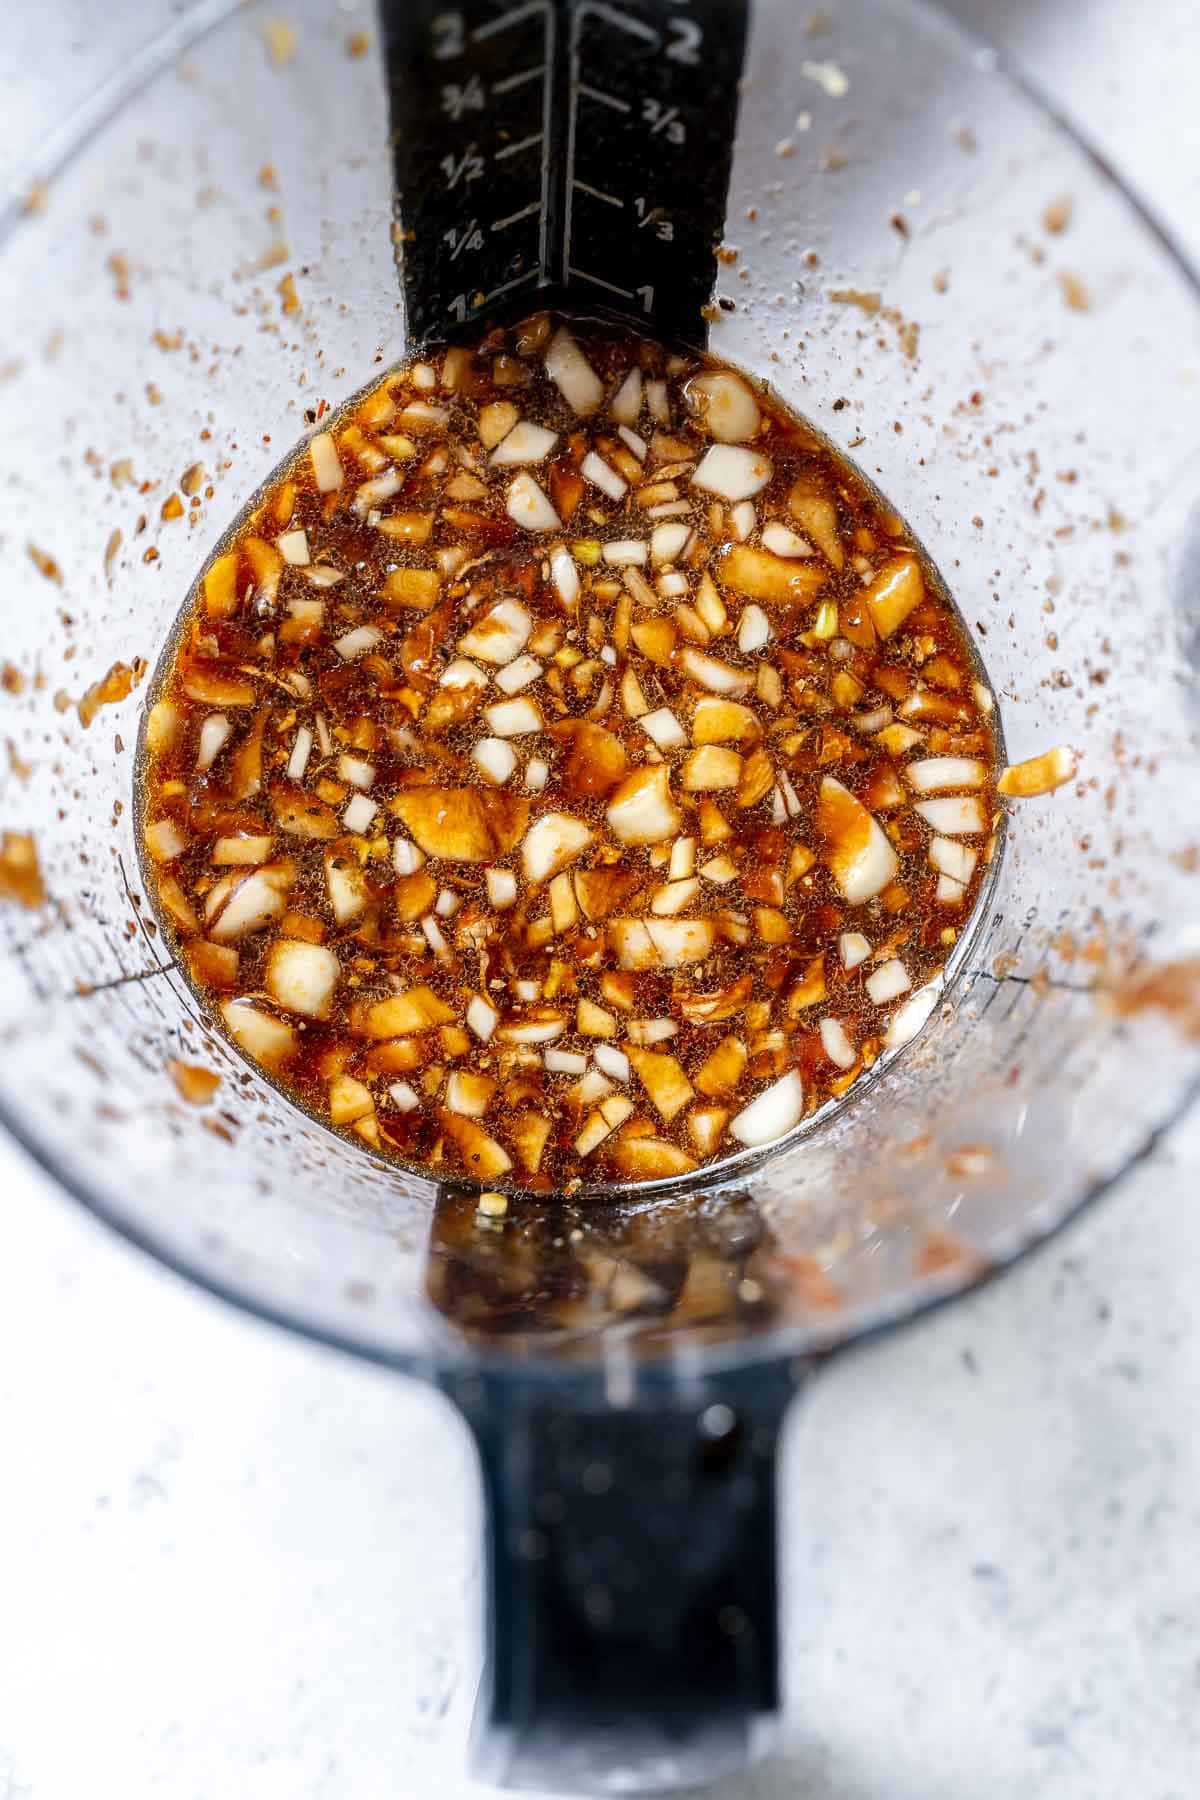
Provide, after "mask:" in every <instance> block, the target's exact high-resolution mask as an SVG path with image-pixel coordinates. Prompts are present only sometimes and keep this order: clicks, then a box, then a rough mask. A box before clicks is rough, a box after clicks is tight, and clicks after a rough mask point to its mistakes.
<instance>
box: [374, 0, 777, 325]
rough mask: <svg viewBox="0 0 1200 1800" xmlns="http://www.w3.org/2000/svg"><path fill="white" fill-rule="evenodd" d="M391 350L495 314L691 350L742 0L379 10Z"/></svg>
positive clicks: (720, 203) (394, 4)
mask: <svg viewBox="0 0 1200 1800" xmlns="http://www.w3.org/2000/svg"><path fill="white" fill-rule="evenodd" d="M378 4H379V16H380V24H381V26H382V35H383V46H384V57H385V61H386V68H387V81H388V93H389V100H390V106H391V118H392V133H391V142H392V157H393V165H394V174H395V192H396V221H395V239H396V248H397V256H398V261H399V268H400V277H401V284H402V287H403V290H404V297H405V311H406V316H407V321H408V332H409V336H410V338H412V339H414V340H418V341H419V340H423V339H426V338H431V339H438V338H442V337H445V336H446V335H447V334H452V333H453V332H454V331H455V330H456V329H460V328H462V327H463V326H468V327H470V328H471V329H472V330H474V331H478V329H479V326H480V323H481V321H483V320H486V319H488V318H490V317H491V316H492V315H493V314H494V312H495V309H496V308H497V307H503V308H507V307H510V306H511V307H518V308H524V309H526V310H531V309H533V308H536V307H538V306H545V305H550V304H553V305H559V304H562V305H568V306H571V305H573V306H576V307H582V308H584V309H586V310H589V311H590V310H606V311H609V312H617V313H619V314H622V315H624V316H626V317H627V318H629V319H630V320H632V321H633V322H634V323H635V324H637V325H639V326H641V327H643V328H644V329H647V330H649V331H652V332H653V333H655V335H657V336H659V337H663V338H669V339H672V340H679V341H681V342H683V343H690V344H694V345H696V346H697V347H702V346H703V345H704V343H705V342H706V341H707V323H706V320H705V317H704V311H703V309H704V307H705V305H706V303H707V302H708V301H709V300H710V299H711V296H712V290H713V283H714V279H715V276H716V269H717V264H716V251H717V247H718V244H719V243H720V240H721V235H722V232H723V229H724V224H725V206H726V199H727V195H728V189H729V172H730V167H731V164H732V158H733V138H734V131H735V128H736V123H737V112H738V98H739V88H738V84H739V80H740V77H741V73H742V63H743V57H744V53H745V44H746V35H747V30H748V19H749V4H750V0H378Z"/></svg>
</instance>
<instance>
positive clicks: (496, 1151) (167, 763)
mask: <svg viewBox="0 0 1200 1800" xmlns="http://www.w3.org/2000/svg"><path fill="white" fill-rule="evenodd" d="M992 716H993V715H992V700H991V696H990V693H989V692H988V690H987V688H986V687H985V686H984V685H983V683H982V680H981V673H980V670H979V668H978V665H977V663H976V661H975V658H974V656H973V653H972V651H971V649H970V647H969V645H968V643H967V641H966V638H965V636H964V633H963V630H962V626H961V624H960V621H959V619H958V617H957V614H956V613H955V611H954V609H953V607H952V606H951V605H950V603H949V601H948V599H947V598H946V596H945V595H944V593H943V591H942V590H941V588H940V585H939V584H938V582H937V580H936V578H935V577H934V575H933V573H932V571H931V570H930V568H929V567H928V565H927V563H926V562H925V561H924V559H923V558H922V557H921V556H920V554H919V553H918V550H917V548H916V546H915V543H914V540H913V539H912V537H911V535H910V534H909V533H908V531H907V528H906V526H905V524H904V522H903V521H902V520H901V519H899V518H898V517H897V516H896V515H895V514H894V513H891V512H890V511H888V510H887V509H886V507H885V506H884V505H883V504H882V503H881V501H880V500H879V498H878V496H877V495H876V494H875V493H874V492H873V491H872V490H871V489H870V487H869V486H868V485H867V484H866V482H865V481H864V480H863V479H862V477H861V476H859V475H858V474H857V473H856V472H855V471H854V470H853V469H852V468H851V467H850V466H849V465H848V464H847V463H846V462H844V461H843V460H842V459H841V458H839V457H837V456H836V455H835V454H833V453H832V452H831V451H830V449H829V447H828V446H827V445H826V444H825V443H824V441H823V440H822V439H820V438H819V437H818V436H817V435H816V434H815V433H814V432H813V431H812V430H811V429H810V428H809V427H807V426H806V425H805V424H804V423H803V422H802V421H801V420H799V419H798V418H796V417H795V416H794V415H792V414H790V413H788V412H786V411H785V410H784V409H783V408H782V407H781V406H780V405H779V403H778V402H777V401H776V400H774V399H773V398H771V397H769V396H767V395H765V394H763V393H762V392H760V391H759V390H758V389H757V388H756V387H755V386H754V385H753V383H751V382H750V381H748V380H747V378H745V377H743V376H738V375H736V374H735V373H733V372H732V371H727V370H723V369H722V368H721V367H720V365H718V364H716V363H714V362H710V361H705V360H702V359H699V358H695V357H680V356H676V355H674V354H672V353H671V352H669V351H668V350H666V349H664V348H663V347H662V346H661V345H659V344H656V343H652V342H648V341H645V340H642V339H638V338H635V337H632V336H630V335H628V334H627V333H624V334H622V333H619V332H617V331H615V330H613V329H612V328H610V327H607V326H602V325H599V324H595V323H591V322H579V321H575V322H572V323H571V324H570V326H567V325H564V324H563V323H562V322H561V321H558V320H554V319H551V318H549V317H547V316H546V315H539V316H537V317H535V318H533V319H530V320H527V321H525V322H524V323H523V324H522V325H519V326H517V327H515V328H513V329H512V330H510V331H495V332H493V333H491V334H490V335H489V336H488V337H486V338H485V339H483V340H482V341H481V342H480V343H479V344H478V345H477V346H476V347H475V348H474V349H472V350H465V349H456V350H451V351H447V352H443V353H440V354H439V355H437V356H436V357H434V358H431V359H430V360H427V361H422V362H418V363H412V364H409V365H407V366H405V367H403V368H399V369H395V370H393V371H392V372H391V373H390V374H388V375H387V376H385V377H384V378H383V380H382V381H381V382H380V383H379V384H378V385H377V386H376V387H375V388H374V389H373V390H372V391H371V392H370V393H369V394H368V395H367V396H366V397H365V398H363V399H359V400H357V401H355V402H352V403H351V405H350V406H349V407H347V408H346V409H345V410H344V411H342V412H341V413H338V414H336V415H331V416H329V417H327V418H325V419H323V420H322V421H320V422H319V426H318V430H317V432H316V433H315V434H314V436H313V438H311V439H310V440H309V441H308V442H307V443H306V444H305V445H303V446H301V448H300V449H299V450H297V451H296V452H295V454H294V455H293V456H292V458H291V459H290V460H289V461H288V462H287V463H286V464H285V466H284V467H283V468H282V469H281V471H280V473H279V474H278V476H277V477H276V478H275V479H274V480H273V481H272V483H271V484H270V485H269V487H268V489H267V490H266V493H265V497H264V498H263V499H262V500H261V502H260V503H259V505H258V506H257V507H256V509H255V510H254V512H253V513H252V514H251V515H249V516H247V517H246V518H245V519H244V520H242V521H241V522H240V523H239V525H238V526H237V528H236V529H235V531H234V532H233V534H232V536H231V537H230V539H229V540H228V542H227V545H226V548H225V550H224V551H223V553H222V554H221V555H219V556H217V557H215V558H214V559H213V560H212V561H211V562H210V564H209V565H208V567H207V569H206V570H205V571H204V573H203V574H202V576H201V578H200V580H199V581H198V583H197V586H196V589H195V591H194V594H193V596H192V598H191V600H190V602H189V610H188V613H187V616H186V618H185V620H184V622H183V625H182V627H181V630H180V632H179V634H178V636H177V639H176V642H175V644H174V646H173V649H172V651H171V652H170V655H169V658H168V659H167V661H166V664H165V667H164V668H163V670H162V671H161V673H160V676H159V679H158V682H157V685H156V688H155V705H154V706H153V708H152V709H151V711H150V713H149V715H148V719H147V725H146V734H145V765H144V766H145V785H144V791H143V794H142V805H143V831H144V840H145V847H146V853H147V854H146V867H147V871H148V879H149V884H150V891H151V893H152V894H153V895H154V897H155V899H156V902H157V906H158V910H159V914H160V917H161V918H162V920H163V922H164V925H165V927H166V930H167V933H168V937H169V939H170V941H171V942H172V944H173V946H174V948H175V951H176V954H177V955H178V957H179V959H180V961H181V963H182V964H183V965H184V967H185V968H186V969H187V970H188V972H189V973H190V975H191V977H192V979H193V981H194V983H195V985H196V986H197V988H198V989H199V990H200V992H201V994H202V995H203V998H204V1000H205V1002H206V1004H207V1005H208V1007H209V1008H210V1010H211V1011H212V1013H213V1014H214V1016H215V1018H216V1019H217V1021H218V1022H220V1023H222V1024H223V1025H224V1027H225V1029H226V1030H227V1031H228V1032H229V1034H230V1035H231V1036H232V1038H233V1039H234V1040H235V1041H236V1042H237V1043H238V1044H239V1046H240V1047H241V1048H242V1050H243V1051H244V1052H245V1053H246V1054H247V1055H248V1056H250V1057H251V1059H252V1060H254V1061H256V1062H257V1063H259V1064H260V1066H262V1067H263V1068H264V1069H266V1070H267V1071H268V1072H269V1073H270V1074H271V1075H272V1076H273V1078H274V1079H276V1080H277V1081H278V1082H279V1083H280V1085H281V1086H282V1087H283V1088H284V1089H285V1090H286V1091H287V1092H288V1093H289V1094H291V1095H292V1096H293V1097H294V1098H295V1099H297V1100H298V1101H299V1102H300V1103H301V1104H302V1105H303V1106H305V1107H306V1108H307V1109H309V1110H310V1111H311V1112H312V1113H314V1114H315V1115H316V1116H317V1117H319V1118H321V1119H322V1120H325V1121H328V1122H330V1123H332V1124H333V1125H334V1126H335V1128H337V1129H339V1130H341V1131H343V1132H346V1133H349V1134H351V1135H352V1136H353V1137H355V1138H356V1140H358V1141H361V1142H363V1143H365V1144H366V1145H367V1146H369V1147H370V1148H371V1149H374V1150H377V1151H381V1152H383V1153H385V1154H390V1155H392V1156H394V1157H395V1158H397V1159H399V1160H400V1161H401V1162H404V1163H407V1164H414V1165H420V1166H422V1167H425V1168H427V1169H429V1170H430V1172H432V1173H435V1174H439V1175H444V1176H447V1177H454V1178H462V1177H469V1178H474V1179H477V1180H479V1181H481V1182H482V1183H483V1184H484V1186H485V1187H491V1186H496V1185H499V1186H501V1187H503V1186H524V1187H527V1188H536V1189H542V1190H549V1189H554V1190H563V1189H567V1190H570V1189H572V1188H574V1187H577V1186H579V1185H580V1184H583V1185H587V1186H590V1185H593V1184H596V1183H608V1182H630V1181H640V1180H650V1179H657V1178H661V1177H664V1176H680V1175H685V1174H687V1173H689V1172H690V1171H691V1170H693V1169H695V1168H697V1167H700V1166H701V1165H703V1164H706V1163H709V1162H713V1161H716V1160H719V1159H721V1158H724V1157H727V1156H729V1155H730V1154H732V1153H734V1152H737V1151H739V1150H742V1149H744V1148H746V1147H748V1146H755V1145H760V1144H765V1143H768V1142H771V1141H773V1140H774V1139H775V1138H776V1137H778V1136H779V1135H780V1134H781V1133H783V1132H786V1131H788V1130H791V1129H792V1128H793V1127H794V1126H795V1125H796V1124H798V1123H799V1122H800V1120H801V1119H802V1118H804V1117H808V1116H810V1115H811V1114H812V1113H813V1112H814V1111H815V1110H816V1109H817V1108H819V1107H821V1106H822V1105H824V1104H826V1103H827V1102H828V1101H830V1100H832V1099H835V1098H837V1097H839V1096H841V1095H843V1094H845V1093H846V1092H847V1091H848V1090H849V1089H850V1088H851V1087H852V1085H853V1083H854V1082H855V1081H856V1080H857V1079H858V1077H859V1076H860V1075H861V1074H862V1073H863V1071H864V1070H866V1069H867V1068H869V1067H870V1066H871V1065H872V1063H873V1062H874V1061H875V1060H876V1059H877V1058H878V1056H879V1055H880V1054H881V1052H882V1051H883V1050H884V1049H885V1048H888V1047H891V1046H892V1045H895V1044H898V1043H901V1042H903V1041H904V1039H905V1037H906V1036H907V1035H909V1034H910V1033H911V1029H912V1023H911V1021H912V1018H913V1013H914V1008H913V1007H912V1006H911V1005H909V1002H911V1001H912V996H913V995H915V994H916V993H917V991H918V990H919V989H921V988H922V987H924V986H925V985H926V984H927V983H929V982H930V981H931V980H932V979H933V978H934V977H936V976H937V975H938V973H939V972H940V970H941V969H942V967H943V965H944V963H945V961H946V958H947V956H948V955H949V954H950V950H951V948H952V946H953V944H954V943H955V942H956V940H957V939H958V937H959V936H960V935H961V933H962V931H963V930H964V928H965V926H966V923H967V921H968V919H969V918H970V915H971V912H972V908H973V906H974V904H975V901H976V898H977V895H978V891H979V887H980V883H981V881H982V880H983V877H984V874H985V871H986V868H987V865H988V863H989V862H990V860H991V858H992V856H993V854H994V853H995V848H996V836H995V832H996V824H997V818H998V813H997V804H996V796H995V775H996V766H995V765H996V746H995V736H994V731H993V726H992ZM906 1007H907V1011H904V1010H903V1009H905V1008H906ZM898 1011H899V1012H900V1013H901V1017H900V1018H898V1019H896V1015H897V1013H898ZM893 1019H896V1023H895V1025H894V1026H892V1021H893ZM906 1021H907V1023H906ZM890 1026H891V1028H892V1029H891V1037H890V1039H889V1037H888V1033H889V1027H890ZM760 1096H762V1097H763V1098H762V1099H761V1102H760V1103H759V1104H755V1103H756V1102H759V1098H760Z"/></svg>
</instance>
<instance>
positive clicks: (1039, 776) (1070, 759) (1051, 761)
mask: <svg viewBox="0 0 1200 1800" xmlns="http://www.w3.org/2000/svg"><path fill="white" fill-rule="evenodd" d="M1078 767H1079V759H1078V757H1077V756H1076V754H1075V752H1074V751H1073V750H1070V749H1066V748H1064V747H1062V746H1060V747H1059V748H1058V749H1057V750H1046V751H1044V752H1043V753H1042V755H1041V756H1031V757H1030V758H1029V759H1028V761H1027V762H1020V763H1010V764H1009V766H1008V768H1007V769H1005V771H1004V773H1003V775H1001V777H1000V779H999V781H998V782H997V783H996V786H997V789H998V791H999V792H1000V793H1002V794H1003V795H1005V797H1006V798H1008V799H1010V800H1032V799H1035V798H1036V797H1037V796H1038V795H1039V794H1052V793H1053V792H1054V790H1055V788H1058V787H1062V785H1063V783H1064V782H1067V781H1072V780H1073V779H1074V777H1075V773H1076V770H1077V769H1078Z"/></svg>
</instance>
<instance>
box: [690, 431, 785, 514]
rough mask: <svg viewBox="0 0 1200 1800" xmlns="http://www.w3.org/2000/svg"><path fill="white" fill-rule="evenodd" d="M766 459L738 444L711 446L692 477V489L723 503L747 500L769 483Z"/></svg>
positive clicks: (770, 468)
mask: <svg viewBox="0 0 1200 1800" xmlns="http://www.w3.org/2000/svg"><path fill="white" fill-rule="evenodd" d="M771 474H772V467H771V459H770V457H769V456H764V455H763V454H762V453H761V451H756V450H744V449H742V448H741V446H740V445H738V444H713V445H711V446H710V448H709V449H707V450H706V451H705V453H704V455H703V456H702V457H701V458H700V461H699V464H698V465H697V467H696V468H695V470H694V471H693V473H692V486H693V487H698V488H701V489H703V491H704V492H705V493H706V494H716V495H718V496H719V498H720V499H722V500H749V499H751V498H752V497H753V496H754V495H755V494H758V493H761V491H762V489H763V488H765V487H766V485H767V483H768V482H769V481H770V479H771Z"/></svg>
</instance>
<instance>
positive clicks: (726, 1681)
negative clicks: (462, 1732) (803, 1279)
mask: <svg viewBox="0 0 1200 1800" xmlns="http://www.w3.org/2000/svg"><path fill="white" fill-rule="evenodd" d="M795 1381H796V1371H795V1370H794V1369H793V1368H789V1367H788V1366H786V1365H782V1364H780V1365H772V1366H767V1367H761V1366H760V1367H759V1368H757V1369H753V1370H748V1371H745V1372H740V1373H736V1374H725V1375H722V1376H719V1377H713V1378H708V1379H704V1380H698V1381H696V1382H695V1383H693V1384H687V1383H686V1382H685V1383H684V1384H682V1385H680V1384H678V1382H677V1381H676V1382H675V1383H674V1384H672V1385H669V1384H668V1382H667V1381H664V1380H663V1379H662V1378H661V1377H660V1378H658V1379H656V1380H655V1381H654V1382H653V1384H652V1385H651V1386H650V1387H649V1389H648V1390H646V1391H643V1392H642V1393H640V1394H638V1393H635V1394H633V1395H632V1396H630V1397H629V1401H628V1404H614V1402H613V1400H612V1398H611V1397H609V1396H607V1395H606V1394H605V1393H604V1391H603V1388H602V1387H601V1386H600V1385H599V1383H594V1384H593V1383H591V1382H589V1381H587V1380H573V1379H572V1378H571V1377H569V1376H567V1377H566V1378H565V1379H564V1381H563V1382H562V1384H561V1385H559V1384H557V1383H556V1385H555V1386H554V1388H553V1389H551V1388H548V1387H543V1386H540V1385H534V1384H530V1385H525V1384H523V1383H521V1382H520V1380H519V1379H517V1380H514V1379H513V1378H512V1376H511V1375H510V1376H509V1377H508V1378H506V1379H490V1378H489V1377H487V1376H486V1375H485V1376H482V1377H481V1376H480V1375H478V1374H474V1375H472V1376H470V1377H469V1378H464V1379H462V1380H461V1381H456V1380H455V1379H453V1378H449V1379H447V1381H446V1383H445V1386H446V1391H447V1392H448V1394H449V1395H450V1397H451V1398H452V1399H453V1400H454V1401H455V1402H456V1404H457V1405H458V1407H459V1409H460V1410H461V1411H462V1413H463V1415H464V1417H465V1418H466V1419H467V1422H468V1424H469V1425H470V1427H471V1430H472V1432H473V1434H474V1437H475V1441H476V1443H477V1444H478V1446H479V1453H480V1458H481V1461H482V1465H483V1480H484V1492H485V1500H486V1506H487V1569H486V1582H487V1605H488V1621H487V1652H486V1662H485V1668H484V1675H483V1680H482V1683H481V1687H480V1693H479V1698H478V1701H477V1704H476V1714H475V1728H474V1738H475V1742H474V1760H475V1764H476V1770H477V1773H478V1775H479V1777H480V1778H481V1779H483V1780H487V1781H491V1782H493V1783H495V1784H497V1785H500V1786H505V1787H515V1788H547V1787H558V1788H563V1787H567V1788H571V1789H574V1790H576V1791H579V1792H591V1793H603V1792H624V1793H627V1792H631V1791H639V1790H640V1791H647V1790H652V1789H656V1788H657V1789H664V1788H674V1787H680V1786H686V1785H687V1784H689V1783H691V1782H711V1781H712V1780H714V1779H719V1778H720V1777H721V1776H722V1775H727V1774H729V1773H731V1772H733V1771H734V1770H736V1769H740V1768H743V1767H744V1766H745V1765H746V1764H747V1763H748V1762H750V1761H753V1760H754V1759H755V1758H756V1757H757V1756H758V1755H759V1754H761V1752H762V1750H763V1749H764V1747H765V1745H766V1743H767V1742H768V1741H769V1739H770V1736H771V1723H772V1720H773V1718H774V1715H775V1714H776V1712H777V1709H778V1705H779V1669H778V1595H777V1582H776V1461H777V1452H778V1445H779V1437H780V1432H781V1428H782V1425H783V1420H784V1416H785V1413H786V1410H787V1406H788V1403H789V1401H790V1400H791V1398H792V1396H793V1394H794V1392H795Z"/></svg>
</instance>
